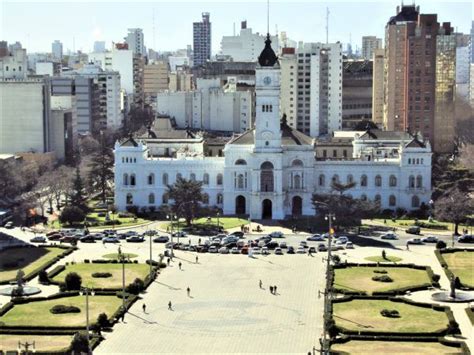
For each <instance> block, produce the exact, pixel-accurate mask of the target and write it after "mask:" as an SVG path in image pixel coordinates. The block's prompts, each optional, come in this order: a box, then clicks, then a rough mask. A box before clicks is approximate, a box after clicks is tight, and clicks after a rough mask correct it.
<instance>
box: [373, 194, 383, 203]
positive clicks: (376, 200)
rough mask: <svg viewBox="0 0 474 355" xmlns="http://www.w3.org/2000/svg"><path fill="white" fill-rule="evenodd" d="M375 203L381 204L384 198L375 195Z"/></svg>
mask: <svg viewBox="0 0 474 355" xmlns="http://www.w3.org/2000/svg"><path fill="white" fill-rule="evenodd" d="M374 201H375V203H377V204H380V202H381V201H382V197H381V196H380V195H379V194H377V195H375V198H374Z"/></svg>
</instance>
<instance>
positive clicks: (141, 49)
mask: <svg viewBox="0 0 474 355" xmlns="http://www.w3.org/2000/svg"><path fill="white" fill-rule="evenodd" d="M124 39H125V42H126V43H127V44H128V49H130V50H132V51H133V53H134V54H138V55H140V56H146V49H145V38H144V35H143V30H142V29H141V28H129V29H128V34H127V37H125V38H124Z"/></svg>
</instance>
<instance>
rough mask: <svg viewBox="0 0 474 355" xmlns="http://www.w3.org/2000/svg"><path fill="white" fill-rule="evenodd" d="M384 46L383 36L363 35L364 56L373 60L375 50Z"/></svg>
mask: <svg viewBox="0 0 474 355" xmlns="http://www.w3.org/2000/svg"><path fill="white" fill-rule="evenodd" d="M380 48H382V38H377V37H376V36H363V37H362V58H364V59H368V60H371V59H372V57H373V55H374V51H375V50H376V49H380Z"/></svg>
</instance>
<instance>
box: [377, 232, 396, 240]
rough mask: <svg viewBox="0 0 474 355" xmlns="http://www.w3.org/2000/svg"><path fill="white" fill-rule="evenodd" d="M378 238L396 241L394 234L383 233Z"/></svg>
mask: <svg viewBox="0 0 474 355" xmlns="http://www.w3.org/2000/svg"><path fill="white" fill-rule="evenodd" d="M380 238H382V239H391V240H396V239H398V235H396V234H395V233H385V234H383V235H382V236H381V237H380Z"/></svg>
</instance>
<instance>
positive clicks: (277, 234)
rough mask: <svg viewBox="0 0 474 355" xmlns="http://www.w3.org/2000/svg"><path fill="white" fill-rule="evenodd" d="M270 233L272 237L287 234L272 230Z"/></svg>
mask: <svg viewBox="0 0 474 355" xmlns="http://www.w3.org/2000/svg"><path fill="white" fill-rule="evenodd" d="M269 235H270V237H272V238H285V236H284V235H283V232H280V231H274V232H271V233H270V234H269Z"/></svg>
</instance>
